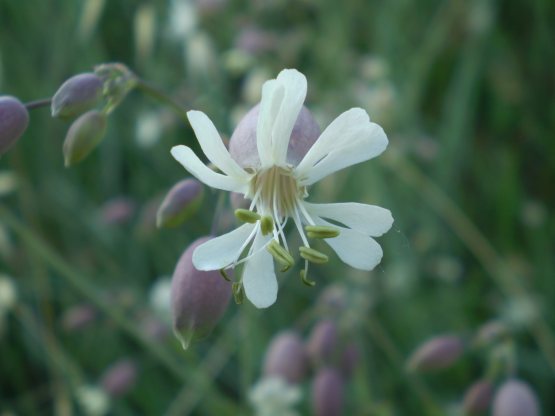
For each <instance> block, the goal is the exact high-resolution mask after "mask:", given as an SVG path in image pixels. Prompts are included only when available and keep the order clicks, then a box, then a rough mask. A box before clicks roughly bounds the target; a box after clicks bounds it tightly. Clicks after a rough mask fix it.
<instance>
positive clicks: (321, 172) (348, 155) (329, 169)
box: [298, 123, 388, 186]
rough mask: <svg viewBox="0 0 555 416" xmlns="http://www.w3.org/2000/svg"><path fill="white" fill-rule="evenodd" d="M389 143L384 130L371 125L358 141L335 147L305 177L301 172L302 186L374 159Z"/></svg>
mask: <svg viewBox="0 0 555 416" xmlns="http://www.w3.org/2000/svg"><path fill="white" fill-rule="evenodd" d="M316 143H317V142H316ZM387 143H388V142H387V137H386V135H385V133H384V131H383V129H382V128H381V127H380V126H378V125H377V124H375V123H369V124H368V125H367V127H366V128H365V129H364V131H362V132H361V135H360V136H359V137H358V138H357V139H355V140H353V141H352V142H350V143H347V144H345V145H342V146H339V147H335V148H334V149H333V150H331V151H330V152H329V153H328V154H327V155H326V156H324V158H323V159H322V160H320V161H319V162H318V163H316V165H314V166H313V167H312V168H310V169H308V170H307V171H306V172H305V174H304V177H303V176H301V175H302V173H301V172H299V173H298V175H299V177H300V178H301V179H300V184H301V185H305V186H308V185H312V184H313V183H315V182H318V181H319V180H320V179H322V178H324V177H326V176H328V175H330V174H332V173H334V172H337V171H338V170H341V169H343V168H346V167H347V166H352V165H356V164H357V163H360V162H364V161H366V160H369V159H372V158H373V157H376V156H378V155H379V154H380V153H382V152H383V151H384V150H385V148H386V147H387Z"/></svg>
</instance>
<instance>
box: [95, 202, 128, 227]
mask: <svg viewBox="0 0 555 416" xmlns="http://www.w3.org/2000/svg"><path fill="white" fill-rule="evenodd" d="M134 212H135V203H134V202H133V201H132V200H131V199H129V198H127V197H124V196H121V197H117V198H112V199H110V200H109V201H107V202H106V203H105V204H104V205H103V206H102V208H101V210H100V217H101V219H102V222H103V223H104V224H107V225H117V224H123V223H126V222H127V221H129V220H130V219H131V217H132V216H133V213H134Z"/></svg>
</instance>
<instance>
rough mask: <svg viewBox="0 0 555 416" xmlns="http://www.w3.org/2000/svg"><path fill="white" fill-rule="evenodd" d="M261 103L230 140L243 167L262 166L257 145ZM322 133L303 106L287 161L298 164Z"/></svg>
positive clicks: (244, 118) (235, 156)
mask: <svg viewBox="0 0 555 416" xmlns="http://www.w3.org/2000/svg"><path fill="white" fill-rule="evenodd" d="M259 111H260V105H256V106H255V107H253V108H252V109H251V110H250V111H249V112H248V113H247V114H246V115H245V116H244V117H243V119H242V120H241V121H240V122H239V124H238V125H237V127H236V128H235V131H234V132H233V134H232V135H231V139H230V141H229V153H231V156H232V157H233V158H234V159H235V160H236V161H237V163H239V164H240V165H241V166H242V167H244V168H248V167H251V168H252V167H257V166H260V159H259V157H258V148H257V145H256V126H257V123H258V113H259ZM319 135H320V128H319V127H318V124H317V123H316V121H315V120H314V117H312V113H311V112H310V111H309V110H308V109H307V108H306V107H302V109H301V111H300V113H299V117H298V118H297V121H296V122H295V126H294V127H293V131H292V132H291V139H290V141H289V147H288V149H287V163H290V164H292V165H294V166H296V165H298V164H299V162H300V161H301V160H302V159H303V157H304V155H305V154H306V153H307V152H308V150H309V149H310V148H311V147H312V145H313V144H314V142H315V141H316V140H317V139H318V137H319Z"/></svg>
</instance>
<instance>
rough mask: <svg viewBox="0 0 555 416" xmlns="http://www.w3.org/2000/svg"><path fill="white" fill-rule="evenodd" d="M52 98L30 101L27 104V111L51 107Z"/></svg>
mask: <svg viewBox="0 0 555 416" xmlns="http://www.w3.org/2000/svg"><path fill="white" fill-rule="evenodd" d="M51 103H52V98H41V99H40V100H34V101H29V102H28V103H25V107H26V108H27V110H34V109H35V108H41V107H50V104H51Z"/></svg>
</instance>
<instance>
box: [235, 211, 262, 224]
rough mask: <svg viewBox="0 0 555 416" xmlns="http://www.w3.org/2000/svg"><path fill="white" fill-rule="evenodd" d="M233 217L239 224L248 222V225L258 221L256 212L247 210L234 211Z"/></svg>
mask: <svg viewBox="0 0 555 416" xmlns="http://www.w3.org/2000/svg"><path fill="white" fill-rule="evenodd" d="M235 217H237V219H238V220H239V221H241V222H248V223H249V224H254V223H255V222H256V221H258V220H259V219H260V215H258V214H257V213H256V212H252V211H249V210H248V209H242V208H239V209H236V210H235Z"/></svg>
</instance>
